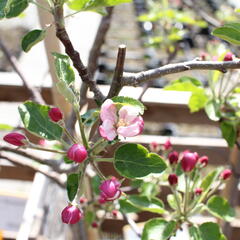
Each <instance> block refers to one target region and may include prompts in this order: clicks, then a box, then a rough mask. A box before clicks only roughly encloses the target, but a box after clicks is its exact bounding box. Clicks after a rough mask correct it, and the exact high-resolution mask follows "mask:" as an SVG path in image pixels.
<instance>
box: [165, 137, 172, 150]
mask: <svg viewBox="0 0 240 240" xmlns="http://www.w3.org/2000/svg"><path fill="white" fill-rule="evenodd" d="M170 148H172V143H171V141H170V140H169V139H168V140H167V141H166V142H165V143H164V144H163V149H164V150H169V149H170Z"/></svg>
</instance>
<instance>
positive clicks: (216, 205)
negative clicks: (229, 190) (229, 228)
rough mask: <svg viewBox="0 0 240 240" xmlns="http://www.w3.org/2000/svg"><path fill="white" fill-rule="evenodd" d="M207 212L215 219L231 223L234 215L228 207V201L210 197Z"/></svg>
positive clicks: (232, 210)
mask: <svg viewBox="0 0 240 240" xmlns="http://www.w3.org/2000/svg"><path fill="white" fill-rule="evenodd" d="M207 207H208V211H209V212H210V213H211V214H213V215H214V216H215V217H218V218H221V219H223V220H225V221H228V222H230V221H232V220H233V218H234V216H235V213H234V209H233V208H232V207H231V206H230V205H229V203H228V201H227V200H226V199H224V198H222V197H219V196H212V197H211V198H210V199H209V200H208V202H207Z"/></svg>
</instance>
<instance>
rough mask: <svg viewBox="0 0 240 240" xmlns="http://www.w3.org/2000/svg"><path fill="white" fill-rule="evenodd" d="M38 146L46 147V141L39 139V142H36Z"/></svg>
mask: <svg viewBox="0 0 240 240" xmlns="http://www.w3.org/2000/svg"><path fill="white" fill-rule="evenodd" d="M38 144H39V145H41V146H46V145H47V142H46V140H45V139H43V138H42V139H40V140H39V141H38Z"/></svg>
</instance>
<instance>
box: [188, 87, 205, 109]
mask: <svg viewBox="0 0 240 240" xmlns="http://www.w3.org/2000/svg"><path fill="white" fill-rule="evenodd" d="M207 101H208V97H207V96H206V94H205V90H204V89H203V88H202V89H199V90H198V91H195V92H193V93H192V96H191V97H190V99H189V102H188V106H189V108H190V111H191V112H192V113H193V112H197V111H199V110H200V109H202V108H204V107H205V105H206V103H207Z"/></svg>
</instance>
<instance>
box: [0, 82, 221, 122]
mask: <svg viewBox="0 0 240 240" xmlns="http://www.w3.org/2000/svg"><path fill="white" fill-rule="evenodd" d="M100 89H101V90H102V91H103V92H104V93H105V94H106V93H107V90H108V89H109V87H108V86H100ZM42 93H43V97H44V100H45V101H46V102H47V103H48V104H53V101H52V97H51V89H50V88H47V87H44V88H43V89H42ZM140 93H141V90H140V88H134V87H125V88H124V89H123V90H122V91H121V93H120V94H121V95H123V96H131V97H133V98H138V96H139V95H140ZM88 98H89V104H90V106H91V107H96V104H95V103H94V101H93V98H92V94H91V93H89V95H88ZM27 99H29V95H28V94H27V91H26V90H25V89H24V87H22V86H9V85H1V87H0V101H9V102H11V101H15V102H23V101H25V100H27ZM188 99H189V93H186V92H175V91H164V90H162V89H154V88H150V89H148V91H147V92H146V94H145V95H144V97H143V103H144V105H145V106H146V108H147V109H146V112H145V114H144V120H145V121H153V122H161V123H167V122H173V123H188V124H203V125H214V126H216V125H218V123H217V122H213V121H211V120H209V119H208V117H207V116H206V114H205V112H204V111H203V110H201V111H199V112H196V113H193V114H191V113H190V111H189V109H188V106H187V102H188Z"/></svg>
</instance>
